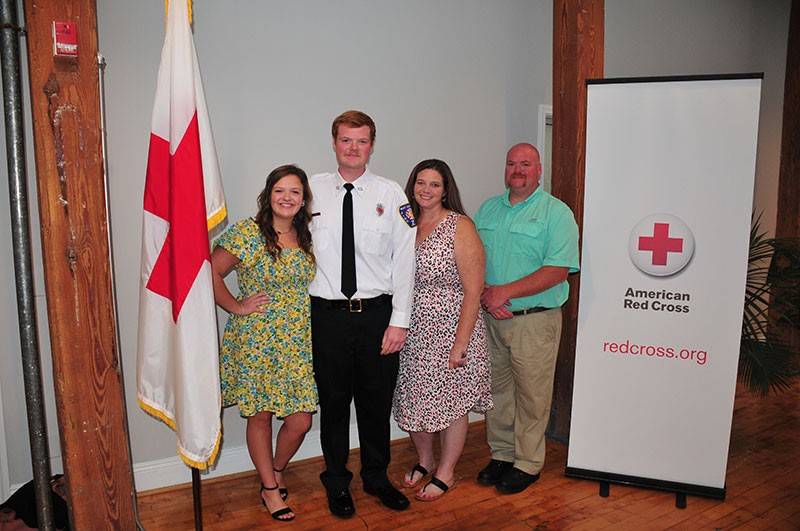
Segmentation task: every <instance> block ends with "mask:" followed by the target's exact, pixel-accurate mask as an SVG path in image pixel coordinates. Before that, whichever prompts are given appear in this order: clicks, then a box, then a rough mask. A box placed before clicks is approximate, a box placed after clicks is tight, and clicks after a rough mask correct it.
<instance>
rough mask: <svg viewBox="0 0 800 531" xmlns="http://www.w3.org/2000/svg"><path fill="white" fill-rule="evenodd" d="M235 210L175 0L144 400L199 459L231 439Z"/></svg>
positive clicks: (148, 257) (147, 213)
mask: <svg viewBox="0 0 800 531" xmlns="http://www.w3.org/2000/svg"><path fill="white" fill-rule="evenodd" d="M225 217H226V208H225V198H224V195H223V192H222V183H221V180H220V173H219V165H218V163H217V155H216V148H215V146H214V139H213V137H212V135H211V129H210V125H209V121H208V112H207V110H206V104H205V98H204V96H203V87H202V82H201V79H200V71H199V68H198V66H197V55H196V53H195V49H194V42H193V39H192V31H191V27H190V25H189V16H188V9H187V6H186V2H185V1H184V0H174V1H172V2H170V4H169V8H168V14H167V30H166V37H165V39H164V48H163V49H162V51H161V65H160V67H159V71H158V83H157V87H156V97H155V103H154V105H153V119H152V131H151V134H150V152H149V154H148V160H147V177H146V181H145V191H144V218H143V223H142V269H141V288H140V293H139V344H138V353H137V374H136V376H137V390H138V400H139V405H140V406H141V407H142V408H143V409H144V410H145V411H147V412H148V413H150V414H151V415H154V416H155V417H157V418H159V419H161V420H162V421H164V422H165V423H166V424H167V425H169V426H170V427H171V428H172V429H173V430H175V432H176V434H177V438H178V454H179V455H180V457H181V458H182V459H183V461H184V462H185V463H186V464H188V465H189V466H192V467H195V468H199V469H206V468H207V467H208V466H209V465H210V464H212V463H213V462H214V460H215V459H216V456H217V452H218V451H219V444H220V437H221V433H222V430H221V420H220V409H221V398H220V387H219V360H218V356H219V345H218V335H217V319H216V308H215V304H214V290H213V285H212V279H211V262H210V253H209V231H211V230H212V229H214V227H216V226H217V225H219V224H220V223H222V222H223V221H224V220H225Z"/></svg>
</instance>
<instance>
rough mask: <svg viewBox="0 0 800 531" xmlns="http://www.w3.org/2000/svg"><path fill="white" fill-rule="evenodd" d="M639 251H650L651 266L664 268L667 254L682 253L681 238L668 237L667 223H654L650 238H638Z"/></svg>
mask: <svg viewBox="0 0 800 531" xmlns="http://www.w3.org/2000/svg"><path fill="white" fill-rule="evenodd" d="M639 250H640V251H651V252H652V253H653V255H652V264H653V265H660V266H665V265H667V256H668V253H680V252H683V238H670V237H669V223H654V224H653V235H652V236H639Z"/></svg>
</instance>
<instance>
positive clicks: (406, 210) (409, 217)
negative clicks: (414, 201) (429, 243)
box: [400, 203, 417, 228]
mask: <svg viewBox="0 0 800 531" xmlns="http://www.w3.org/2000/svg"><path fill="white" fill-rule="evenodd" d="M400 217H401V218H403V221H405V222H406V225H408V226H409V227H412V228H413V227H416V226H417V220H416V219H414V211H413V210H411V205H409V204H408V203H406V204H405V205H402V206H400Z"/></svg>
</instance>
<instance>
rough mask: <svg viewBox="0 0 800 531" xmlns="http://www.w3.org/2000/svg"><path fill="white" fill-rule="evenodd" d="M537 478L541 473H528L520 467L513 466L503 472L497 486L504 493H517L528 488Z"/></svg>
mask: <svg viewBox="0 0 800 531" xmlns="http://www.w3.org/2000/svg"><path fill="white" fill-rule="evenodd" d="M537 479H539V474H528V473H527V472H523V471H522V470H520V469H519V468H512V469H510V470H508V471H507V472H506V473H505V474H503V477H501V478H500V481H498V482H497V485H495V488H496V489H497V490H498V491H500V492H502V493H503V494H516V493H517V492H522V491H523V490H525V489H527V488H528V487H529V486H530V485H531V483H534V482H535V481H536V480H537Z"/></svg>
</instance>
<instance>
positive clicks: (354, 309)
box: [347, 299, 363, 313]
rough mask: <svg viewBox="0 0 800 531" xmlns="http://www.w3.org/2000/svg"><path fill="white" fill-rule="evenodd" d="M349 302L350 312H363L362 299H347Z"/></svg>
mask: <svg viewBox="0 0 800 531" xmlns="http://www.w3.org/2000/svg"><path fill="white" fill-rule="evenodd" d="M347 302H348V304H349V306H350V307H349V310H350V313H361V311H362V309H363V308H362V307H361V299H347ZM356 303H357V304H356Z"/></svg>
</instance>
